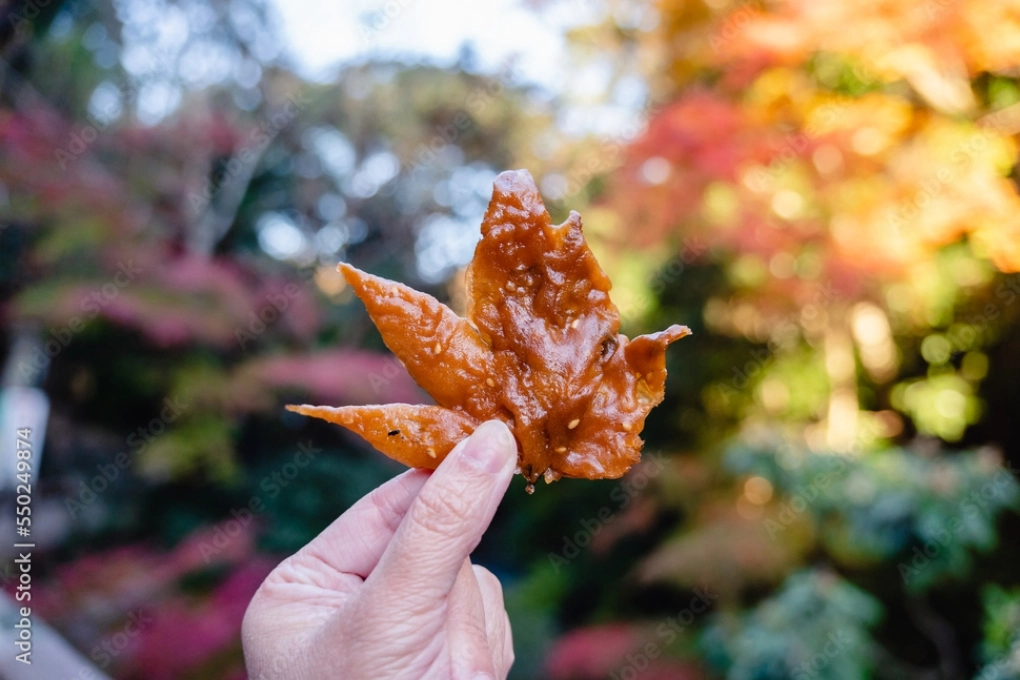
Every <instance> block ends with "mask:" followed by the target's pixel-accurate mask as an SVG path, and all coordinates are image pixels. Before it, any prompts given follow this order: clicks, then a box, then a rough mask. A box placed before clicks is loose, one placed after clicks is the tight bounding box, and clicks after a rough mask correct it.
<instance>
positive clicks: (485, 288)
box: [287, 170, 690, 493]
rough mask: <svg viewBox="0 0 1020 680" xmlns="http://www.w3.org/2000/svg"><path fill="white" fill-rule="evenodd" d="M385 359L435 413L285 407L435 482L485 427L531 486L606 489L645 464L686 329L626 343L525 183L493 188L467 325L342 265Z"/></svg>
mask: <svg viewBox="0 0 1020 680" xmlns="http://www.w3.org/2000/svg"><path fill="white" fill-rule="evenodd" d="M339 269H340V271H341V272H343V275H344V278H346V280H347V282H348V283H349V284H350V285H351V287H352V288H353V289H354V291H355V293H357V295H358V297H359V298H361V300H362V301H363V302H364V303H365V306H366V307H367V309H368V313H369V315H370V316H371V317H372V320H373V321H374V322H375V324H376V326H378V328H379V332H380V333H381V334H382V337H383V341H384V342H385V343H386V346H387V347H389V348H390V350H392V351H393V353H394V354H396V355H397V357H399V358H400V359H401V361H402V362H403V363H404V366H406V368H407V370H408V372H409V373H410V374H411V377H413V378H414V379H415V381H416V382H417V383H418V384H419V385H421V387H422V388H423V389H425V391H426V392H428V393H429V394H430V395H432V397H433V399H435V401H436V405H434V406H432V405H409V404H390V405H385V406H344V407H339V408H333V407H328V406H307V405H305V406H288V407H287V408H288V409H289V410H292V411H296V412H297V413H302V414H304V415H308V416H314V417H318V418H322V419H324V420H328V421H329V422H332V423H336V424H338V425H342V426H344V427H346V428H348V429H349V430H352V431H353V432H356V433H357V434H359V435H361V436H362V437H364V438H365V439H366V440H368V441H369V443H371V444H372V445H373V446H374V447H376V448H377V449H378V450H379V451H381V452H383V453H384V454H386V455H388V456H390V457H391V458H395V459H396V460H398V461H400V462H402V463H404V464H406V465H409V466H411V467H423V468H432V469H434V468H435V467H436V466H437V465H438V464H439V463H440V462H441V461H442V459H443V458H444V457H445V456H446V455H447V454H448V453H449V452H450V450H451V449H452V448H453V447H454V445H455V444H456V443H457V442H458V441H460V440H461V439H463V438H464V437H465V436H467V435H468V434H470V433H471V432H472V431H474V429H475V428H476V427H477V426H478V425H479V424H480V423H482V422H484V421H486V420H489V419H493V418H498V419H499V420H502V421H503V422H505V423H506V424H507V425H508V426H509V427H510V429H511V431H512V432H513V433H514V436H515V437H516V439H517V444H518V455H519V466H518V467H519V471H520V472H521V473H522V474H523V475H524V477H525V478H526V479H527V480H528V491H529V493H530V492H531V491H532V490H533V489H534V482H535V481H536V480H537V479H538V478H539V477H542V476H544V477H545V480H546V482H551V481H554V480H556V479H559V478H560V477H561V476H564V475H565V476H567V477H582V478H586V479H600V478H616V477H620V476H621V475H623V474H624V473H625V472H626V471H627V470H628V469H629V468H630V467H631V466H632V465H633V464H634V463H636V462H637V461H638V460H639V459H640V457H641V447H642V444H643V442H642V440H641V437H640V436H639V433H640V432H641V430H642V428H643V427H644V421H645V418H646V417H647V416H648V413H649V411H651V409H652V408H653V407H654V406H655V405H656V404H658V403H659V402H661V401H662V398H663V393H664V389H665V382H666V356H665V355H666V347H667V346H668V345H669V343H671V342H673V341H674V340H678V339H680V338H682V337H684V336H685V335H688V334H689V333H690V330H689V329H688V328H687V327H686V326H670V327H669V328H667V329H666V330H664V331H661V332H659V333H653V334H651V335H642V336H639V337H636V338H634V339H633V340H629V339H628V338H627V337H626V336H624V335H621V334H620V333H619V329H620V315H619V312H618V311H617V309H616V306H615V305H613V303H612V302H611V301H610V299H609V289H610V286H611V284H610V282H609V279H608V277H606V275H605V273H604V272H603V271H602V269H601V268H600V267H599V265H598V262H596V261H595V256H594V255H592V253H591V250H589V248H588V244H587V243H585V240H584V236H583V234H582V233H581V216H580V215H579V214H577V213H576V212H571V213H570V217H569V218H567V221H566V222H564V223H563V224H561V225H558V226H556V225H553V224H552V222H551V220H550V218H549V213H548V212H547V211H546V209H545V205H544V204H543V203H542V199H541V197H540V196H539V193H538V189H536V188H535V183H534V181H533V180H532V179H531V175H530V174H528V172H527V171H525V170H518V171H511V172H504V173H502V174H500V175H499V176H498V177H497V178H496V181H495V186H494V187H493V194H492V200H491V201H490V203H489V208H488V210H487V212H486V214H485V218H484V220H483V221H482V238H481V240H480V241H479V243H478V246H477V247H476V249H475V254H474V259H473V260H472V261H471V264H470V265H469V266H468V270H467V298H468V307H467V318H462V317H459V316H457V315H456V314H455V313H454V312H453V311H452V310H451V309H449V308H448V307H446V306H445V305H443V304H441V303H440V302H439V301H438V300H436V299H435V298H433V297H432V296H430V295H426V294H425V293H421V292H418V291H416V290H413V289H411V288H409V287H407V286H404V285H402V284H399V283H395V282H393V281H388V280H386V279H382V278H379V277H377V276H372V275H370V274H366V273H365V272H362V271H360V270H358V269H355V268H354V267H352V266H350V265H348V264H340V266H339Z"/></svg>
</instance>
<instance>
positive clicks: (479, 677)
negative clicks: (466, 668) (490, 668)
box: [471, 673, 496, 680]
mask: <svg viewBox="0 0 1020 680" xmlns="http://www.w3.org/2000/svg"><path fill="white" fill-rule="evenodd" d="M471 680H496V679H495V678H494V677H492V676H491V675H489V674H488V673H476V674H475V677H473V678H471Z"/></svg>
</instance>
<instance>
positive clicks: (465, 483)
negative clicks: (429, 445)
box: [365, 420, 517, 601]
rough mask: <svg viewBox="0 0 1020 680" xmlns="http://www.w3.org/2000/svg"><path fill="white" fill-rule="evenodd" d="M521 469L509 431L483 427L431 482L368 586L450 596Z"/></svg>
mask: <svg viewBox="0 0 1020 680" xmlns="http://www.w3.org/2000/svg"><path fill="white" fill-rule="evenodd" d="M516 464H517V444H516V442H515V441H514V437H513V435H512V434H511V433H510V430H509V429H507V426H506V425H504V424H503V423H502V422H500V421H497V420H490V421H488V422H486V423H482V424H481V425H480V426H479V427H478V428H477V429H476V430H475V431H474V433H473V434H472V435H471V436H470V437H468V438H467V439H465V440H463V441H461V442H460V443H459V444H457V446H456V447H455V448H454V449H453V451H451V452H450V454H449V455H448V456H447V457H446V459H445V460H444V461H443V462H442V463H440V465H439V467H438V468H437V469H436V471H435V472H434V473H433V474H432V476H431V477H430V478H429V479H428V481H427V482H425V485H424V486H423V487H422V489H421V491H420V492H419V493H418V496H417V498H415V500H414V501H413V502H412V503H411V507H410V508H409V509H408V511H407V514H406V515H405V516H404V519H403V521H402V522H401V523H400V526H399V527H398V528H397V531H396V533H395V534H394V536H393V540H392V541H390V544H389V546H388V547H387V548H386V551H385V552H384V553H383V556H382V557H381V558H380V560H379V564H378V566H377V567H376V568H375V570H373V572H372V573H371V574H370V575H369V578H368V579H367V580H366V582H365V587H366V588H372V587H373V586H378V587H380V588H381V589H382V590H384V591H385V592H388V593H390V594H391V595H396V594H397V593H398V592H399V593H400V594H401V595H404V594H406V595H407V596H408V597H411V598H413V599H417V598H418V597H420V596H423V595H425V596H428V595H429V594H432V595H434V596H435V597H436V598H441V597H445V596H446V595H448V594H449V593H450V591H451V590H452V589H453V584H454V582H455V581H456V579H457V574H458V572H459V571H460V569H461V565H462V564H463V563H464V560H465V559H466V558H467V557H468V556H469V555H470V554H471V551H473V550H474V549H475V547H476V546H477V545H478V542H479V541H480V540H481V538H482V534H483V533H484V532H485V530H486V529H487V528H488V527H489V523H490V522H491V521H492V516H493V515H494V514H495V513H496V508H497V507H498V506H499V502H500V500H501V499H502V498H503V495H504V494H505V493H506V490H507V487H508V486H509V485H510V479H511V477H512V476H513V470H514V467H515V466H516ZM387 599H389V598H387ZM399 600H400V598H395V600H393V601H399Z"/></svg>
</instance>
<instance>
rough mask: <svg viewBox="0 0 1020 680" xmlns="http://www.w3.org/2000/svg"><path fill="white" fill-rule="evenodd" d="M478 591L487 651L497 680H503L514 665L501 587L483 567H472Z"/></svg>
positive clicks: (511, 641) (508, 622) (508, 620)
mask: <svg viewBox="0 0 1020 680" xmlns="http://www.w3.org/2000/svg"><path fill="white" fill-rule="evenodd" d="M472 569H473V570H474V573H475V579H476V580H477V581H478V589H479V590H480V591H481V593H482V606H483V608H484V609H485V635H486V637H487V638H488V639H489V650H490V652H491V654H492V664H493V666H494V667H495V669H496V677H497V678H505V677H506V676H507V674H508V673H509V672H510V667H511V666H512V665H513V663H514V649H513V638H512V636H511V633H510V619H509V617H507V615H506V607H505V605H504V604H503V586H502V584H500V582H499V579H497V578H496V577H495V576H494V575H493V573H492V572H491V571H489V570H488V569H486V568H485V567H480V566H477V565H475V566H473V567H472Z"/></svg>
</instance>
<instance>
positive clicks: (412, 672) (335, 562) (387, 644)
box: [242, 421, 517, 680]
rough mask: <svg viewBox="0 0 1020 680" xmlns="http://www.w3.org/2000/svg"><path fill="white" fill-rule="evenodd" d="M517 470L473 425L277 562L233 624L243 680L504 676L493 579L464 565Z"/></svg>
mask: <svg viewBox="0 0 1020 680" xmlns="http://www.w3.org/2000/svg"><path fill="white" fill-rule="evenodd" d="M516 464H517V446H516V444H515V443H514V438H513V435H511V434H510V431H509V430H508V429H507V427H506V426H505V425H504V424H503V423H500V422H498V421H490V422H488V423H483V424H482V425H481V426H479V427H478V429H476V430H475V432H474V434H472V435H471V436H470V437H468V438H467V439H465V440H464V441H462V442H461V443H460V444H458V445H457V447H456V448H455V449H454V450H453V451H452V452H451V453H450V455H449V456H448V457H447V458H446V460H444V461H443V462H442V464H440V466H439V468H438V469H437V470H436V471H435V472H432V473H429V472H427V471H422V470H411V471H409V472H405V473H404V474H402V475H400V476H398V477H396V478H394V479H392V480H390V481H389V482H387V483H386V484H383V485H382V486H380V487H379V488H378V489H376V490H375V491H373V492H372V493H370V494H369V495H367V496H365V497H364V498H362V499H361V500H360V501H358V502H357V503H356V504H355V505H354V506H353V507H351V509H350V510H348V511H347V512H345V513H344V514H343V515H341V516H340V517H339V518H338V519H337V520H336V521H334V522H333V524H331V525H330V526H329V527H327V528H326V530H325V531H323V532H322V533H321V534H319V536H317V537H316V538H315V539H314V540H313V541H312V542H311V543H309V544H308V545H306V546H305V547H304V548H302V549H301V550H299V551H298V552H297V553H296V554H295V555H293V556H291V557H289V558H288V559H286V560H284V561H283V562H282V563H281V564H280V565H279V566H278V567H277V568H276V569H275V570H274V571H273V573H271V574H270V575H269V577H268V578H267V579H266V580H265V582H264V583H263V584H262V586H261V587H260V588H259V590H258V592H257V593H256V594H255V597H254V599H253V600H252V602H251V604H250V605H249V606H248V611H247V613H246V614H245V617H244V625H243V627H242V640H243V644H244V656H245V661H246V663H247V666H248V675H249V677H250V678H251V680H297V679H299V678H300V679H301V680H320V679H321V680H326V679H327V678H328V679H329V680H333V679H334V678H345V679H346V680H361V679H363V678H364V679H366V680H367V679H369V678H371V679H372V680H376V679H378V678H394V679H398V678H408V679H410V678H414V679H416V680H417V679H418V678H429V679H433V678H434V679H436V680H449V679H452V680H503V679H504V678H506V676H507V673H508V672H509V670H510V666H511V664H512V663H513V661H514V652H513V641H512V638H511V632H510V621H509V619H508V618H507V615H506V610H505V609H504V607H503V591H502V588H501V586H500V583H499V581H498V580H497V579H496V577H495V576H493V575H492V573H490V572H489V571H488V570H487V569H485V568H483V567H480V566H477V565H472V564H471V561H470V559H469V556H470V555H471V552H472V551H473V550H474V549H475V547H476V546H477V545H478V542H479V540H480V539H481V537H482V533H483V532H484V531H485V530H486V529H487V528H488V526H489V523H490V522H491V521H492V516H493V515H494V514H495V512H496V507H497V506H498V505H499V502H500V500H501V499H502V498H503V495H504V494H505V493H506V490H507V487H508V486H509V484H510V478H511V477H512V475H513V470H514V467H515V466H516Z"/></svg>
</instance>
